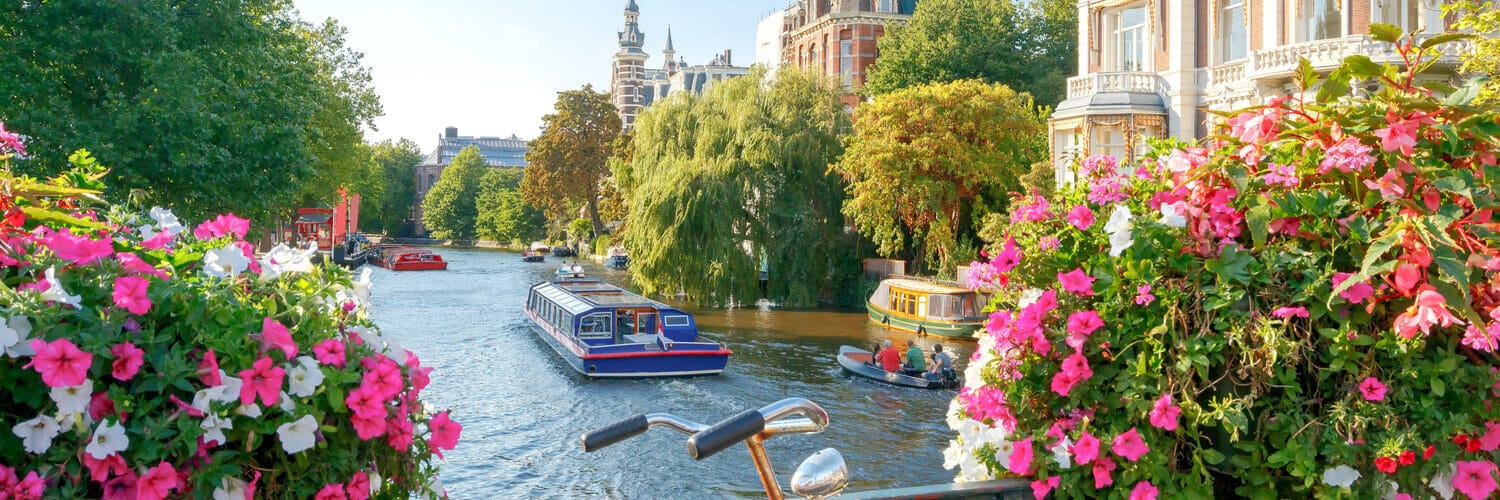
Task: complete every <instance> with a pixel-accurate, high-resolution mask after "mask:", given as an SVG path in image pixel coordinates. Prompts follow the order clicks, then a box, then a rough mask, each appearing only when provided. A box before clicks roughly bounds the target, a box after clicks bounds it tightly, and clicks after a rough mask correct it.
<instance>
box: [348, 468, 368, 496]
mask: <svg viewBox="0 0 1500 500" xmlns="http://www.w3.org/2000/svg"><path fill="white" fill-rule="evenodd" d="M344 491H345V492H347V493H349V500H366V499H368V498H370V475H369V474H366V473H365V471H359V472H356V473H354V477H351V478H349V483H348V484H345V485H344Z"/></svg>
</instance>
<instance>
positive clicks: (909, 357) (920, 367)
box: [903, 339, 927, 377]
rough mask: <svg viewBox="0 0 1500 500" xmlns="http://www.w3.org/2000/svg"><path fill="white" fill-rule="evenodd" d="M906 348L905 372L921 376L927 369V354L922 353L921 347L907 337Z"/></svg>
mask: <svg viewBox="0 0 1500 500" xmlns="http://www.w3.org/2000/svg"><path fill="white" fill-rule="evenodd" d="M906 345H907V346H908V347H907V349H906V365H905V366H904V367H903V368H905V371H906V374H907V375H911V376H913V377H920V376H922V372H925V371H927V356H926V355H925V354H923V353H922V348H921V347H918V346H917V341H915V340H910V339H908V340H907V341H906Z"/></svg>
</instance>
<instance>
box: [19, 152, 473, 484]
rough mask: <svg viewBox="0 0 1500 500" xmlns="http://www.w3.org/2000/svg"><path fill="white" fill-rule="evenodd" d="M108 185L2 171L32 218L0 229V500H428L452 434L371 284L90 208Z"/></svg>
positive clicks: (114, 209) (297, 253) (302, 253)
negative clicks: (2, 397) (1, 394)
mask: <svg viewBox="0 0 1500 500" xmlns="http://www.w3.org/2000/svg"><path fill="white" fill-rule="evenodd" d="M6 137H7V136H5V133H4V132H3V128H0V146H4V147H6V148H9V149H11V150H14V151H17V152H19V151H21V147H20V146H19V143H17V144H10V143H9V142H8V139H7V138H6ZM80 159H81V160H88V161H86V162H83V163H85V164H87V165H92V161H91V159H88V158H87V157H86V156H79V155H75V165H76V164H78V163H80V162H79V161H77V160H80ZM104 174H105V172H104V170H103V169H102V168H98V167H89V168H85V167H78V168H77V169H75V170H74V171H72V172H69V173H67V174H66V175H63V176H60V177H58V178H57V179H54V180H53V181H52V182H50V183H46V184H43V183H37V182H35V181H31V180H29V179H26V178H22V177H15V176H12V175H10V173H9V172H8V168H7V169H6V171H3V172H0V177H4V178H3V179H0V181H3V183H4V184H5V185H7V186H9V187H10V191H9V193H8V194H7V195H5V197H4V199H3V203H0V204H3V205H4V206H7V207H10V206H16V205H23V206H27V207H29V208H28V210H27V211H26V212H25V213H24V214H23V216H22V217H20V218H19V219H11V220H10V222H11V223H9V224H6V225H4V226H0V280H3V281H4V282H5V283H7V284H14V286H13V287H0V383H3V384H4V385H5V386H6V387H7V389H8V394H11V395H12V396H11V397H10V398H8V402H7V404H3V405H0V423H3V424H4V425H3V429H4V433H3V435H0V498H16V499H30V498H43V497H47V498H107V499H112V498H138V499H161V498H169V497H171V498H179V497H194V498H206V497H213V498H247V499H248V498H257V497H297V498H311V497H317V498H349V499H363V498H368V497H370V496H371V495H372V494H375V493H377V492H381V491H384V492H386V493H389V494H393V495H395V496H401V497H409V496H411V495H413V494H427V495H441V494H442V493H441V492H442V489H441V486H440V485H438V484H437V478H436V469H435V468H434V467H432V466H431V464H430V462H431V457H432V456H433V455H436V456H438V457H441V456H442V452H443V451H444V450H451V449H452V448H453V447H454V446H455V445H456V444H457V440H458V436H459V433H460V430H461V427H460V426H459V425H458V424H457V423H456V422H454V421H453V420H451V419H450V418H449V416H448V413H447V412H443V413H437V414H432V413H431V412H430V411H429V410H428V409H427V407H426V406H425V404H424V403H423V402H422V401H421V400H420V394H421V392H422V390H423V389H424V388H425V387H426V386H427V385H428V383H429V381H430V372H431V370H432V368H430V367H426V366H423V365H422V364H421V363H420V361H419V360H418V358H417V356H416V355H415V354H413V353H411V352H409V351H406V350H405V349H403V348H401V347H400V345H399V344H398V343H397V342H396V341H395V339H394V338H391V337H388V336H382V335H381V334H380V333H379V330H377V329H376V328H375V327H374V326H373V325H371V324H370V322H369V319H368V314H367V312H366V310H365V307H366V304H367V302H368V300H369V288H370V283H369V274H368V271H367V272H366V273H365V274H364V275H362V276H361V278H360V279H359V280H353V279H351V276H350V275H349V273H348V272H347V271H344V270H341V269H333V268H322V267H317V266H314V265H313V264H312V262H311V261H310V257H311V255H312V252H313V251H314V250H315V249H294V248H291V247H286V246H280V247H277V248H275V249H273V250H271V251H270V252H268V253H266V254H265V255H263V256H260V257H257V256H256V254H255V253H254V251H253V250H254V247H253V245H251V244H250V243H249V242H247V241H245V238H246V236H247V235H249V234H250V231H251V226H250V223H249V221H246V220H245V219H242V218H239V217H235V216H234V215H229V214H226V215H222V216H219V217H217V218H215V219H213V220H209V221H206V222H203V223H201V224H198V225H196V226H194V227H191V228H189V226H188V225H186V224H184V223H183V222H182V221H181V220H179V219H178V217H177V216H176V215H174V214H173V213H172V212H171V211H170V210H166V209H162V208H159V207H157V208H151V209H150V210H149V211H147V210H142V209H140V208H136V207H128V206H113V205H109V204H106V203H104V202H102V201H99V198H98V197H97V196H95V195H96V194H97V193H98V192H99V191H100V190H101V189H102V187H103V186H102V184H99V183H98V180H99V179H100V178H102V177H103V175H104ZM377 438H384V439H377Z"/></svg>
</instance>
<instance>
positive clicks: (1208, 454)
mask: <svg viewBox="0 0 1500 500" xmlns="http://www.w3.org/2000/svg"><path fill="white" fill-rule="evenodd" d="M1201 455H1202V456H1203V461H1204V462H1208V463H1209V464H1210V465H1218V464H1219V462H1223V461H1224V454H1223V453H1219V452H1217V451H1214V450H1211V449H1204V450H1203V451H1202V452H1201Z"/></svg>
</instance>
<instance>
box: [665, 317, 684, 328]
mask: <svg viewBox="0 0 1500 500" xmlns="http://www.w3.org/2000/svg"><path fill="white" fill-rule="evenodd" d="M661 322H662V323H663V324H665V325H667V326H688V317H687V316H662V317H661Z"/></svg>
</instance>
